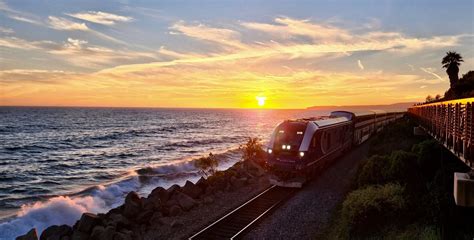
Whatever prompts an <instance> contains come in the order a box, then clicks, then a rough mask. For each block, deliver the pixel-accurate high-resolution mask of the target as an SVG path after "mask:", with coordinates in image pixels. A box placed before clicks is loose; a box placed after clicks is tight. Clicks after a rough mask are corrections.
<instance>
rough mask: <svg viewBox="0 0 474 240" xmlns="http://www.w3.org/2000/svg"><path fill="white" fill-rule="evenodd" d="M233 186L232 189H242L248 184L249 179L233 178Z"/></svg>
mask: <svg viewBox="0 0 474 240" xmlns="http://www.w3.org/2000/svg"><path fill="white" fill-rule="evenodd" d="M231 184H232V187H234V188H241V187H243V186H245V184H247V179H246V178H235V177H234V178H233V179H231Z"/></svg>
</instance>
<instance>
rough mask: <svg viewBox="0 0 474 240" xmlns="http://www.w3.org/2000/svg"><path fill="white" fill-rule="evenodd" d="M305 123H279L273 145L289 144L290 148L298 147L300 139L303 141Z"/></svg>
mask: <svg viewBox="0 0 474 240" xmlns="http://www.w3.org/2000/svg"><path fill="white" fill-rule="evenodd" d="M306 124H307V123H304V122H284V123H282V124H280V126H278V129H277V134H276V137H275V146H282V145H291V146H292V149H298V146H299V145H300V144H301V141H303V136H304V134H303V133H304V131H305V129H306Z"/></svg>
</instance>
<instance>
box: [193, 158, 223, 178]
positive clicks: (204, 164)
mask: <svg viewBox="0 0 474 240" xmlns="http://www.w3.org/2000/svg"><path fill="white" fill-rule="evenodd" d="M218 165H219V162H218V161H217V158H216V157H215V156H214V154H212V153H209V156H207V157H201V158H199V159H197V160H196V161H195V162H194V166H196V167H197V168H198V169H199V173H200V174H201V175H202V176H203V177H209V176H212V175H213V174H214V173H216V169H217V166H218Z"/></svg>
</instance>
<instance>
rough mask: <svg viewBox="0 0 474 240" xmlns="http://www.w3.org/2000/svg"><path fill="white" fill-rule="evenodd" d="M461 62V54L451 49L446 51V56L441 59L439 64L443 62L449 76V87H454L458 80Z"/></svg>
mask: <svg viewBox="0 0 474 240" xmlns="http://www.w3.org/2000/svg"><path fill="white" fill-rule="evenodd" d="M461 62H464V60H462V57H461V54H459V53H457V52H451V51H449V52H447V53H446V56H444V58H443V61H441V64H443V67H444V68H446V73H447V74H448V76H449V83H450V85H451V88H454V87H455V86H456V83H457V82H458V79H459V78H458V73H459V65H461Z"/></svg>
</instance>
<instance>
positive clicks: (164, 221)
mask: <svg viewBox="0 0 474 240" xmlns="http://www.w3.org/2000/svg"><path fill="white" fill-rule="evenodd" d="M159 222H160V224H161V225H170V224H171V217H162V218H160V219H159Z"/></svg>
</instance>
